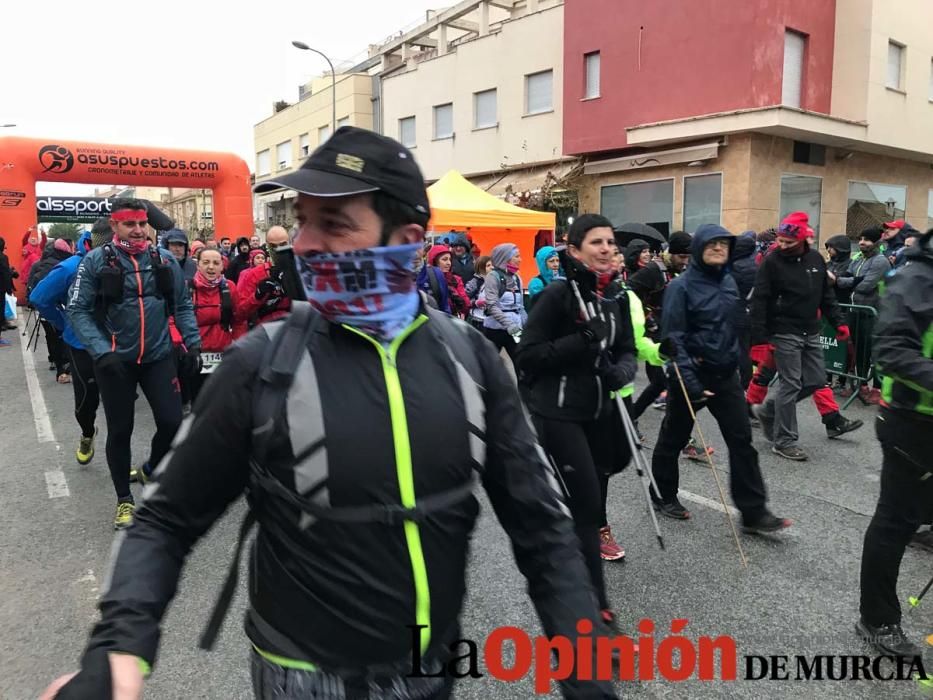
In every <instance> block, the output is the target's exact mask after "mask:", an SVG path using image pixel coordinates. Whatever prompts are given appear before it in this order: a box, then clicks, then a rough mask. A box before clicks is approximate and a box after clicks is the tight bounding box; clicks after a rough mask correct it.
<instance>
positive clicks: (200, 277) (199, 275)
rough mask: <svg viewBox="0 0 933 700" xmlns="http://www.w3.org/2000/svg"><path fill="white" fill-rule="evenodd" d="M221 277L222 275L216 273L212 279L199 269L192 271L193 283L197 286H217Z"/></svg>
mask: <svg viewBox="0 0 933 700" xmlns="http://www.w3.org/2000/svg"><path fill="white" fill-rule="evenodd" d="M221 278H222V276H221V275H218V276H217V277H215V278H214V279H213V280H209V279H207V277H205V276H204V273H203V272H201V271H200V270H198V271H197V272H195V273H194V283H195V284H196V285H198V286H199V287H219V286H220V280H221Z"/></svg>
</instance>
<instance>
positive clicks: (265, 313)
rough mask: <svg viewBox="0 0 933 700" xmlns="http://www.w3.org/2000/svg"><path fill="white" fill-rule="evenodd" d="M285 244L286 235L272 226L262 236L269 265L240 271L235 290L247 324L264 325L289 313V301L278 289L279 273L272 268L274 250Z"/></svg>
mask: <svg viewBox="0 0 933 700" xmlns="http://www.w3.org/2000/svg"><path fill="white" fill-rule="evenodd" d="M286 243H288V231H286V230H285V229H284V228H282V227H281V226H273V227H272V228H270V229H269V232H268V233H267V234H266V245H267V246H268V248H269V255H270V257H271V258H272V261H271V262H265V263H262V264H261V265H258V266H256V267H251V268H249V269H246V270H243V271H242V272H241V273H240V279H239V280H238V282H237V287H238V289H239V292H240V303H241V305H242V306H241V313H242V315H243V318H244V319H247V320H249V321H250V322H253V321H255V322H256V323H266V322H268V321H275V320H277V319H280V318H282V317H283V316H284V315H285V314H287V313H288V312H289V311H291V308H292V300H291V299H289V298H288V295H287V294H286V293H285V287H284V286H283V285H282V280H281V274H280V273H281V270H279V269H277V268H276V266H275V249H276V248H277V247H278V246H280V245H284V244H286Z"/></svg>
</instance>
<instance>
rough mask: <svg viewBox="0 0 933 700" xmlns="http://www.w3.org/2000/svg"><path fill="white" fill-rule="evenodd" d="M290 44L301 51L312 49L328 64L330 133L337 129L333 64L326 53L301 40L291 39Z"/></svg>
mask: <svg viewBox="0 0 933 700" xmlns="http://www.w3.org/2000/svg"><path fill="white" fill-rule="evenodd" d="M292 46H294V47H295V48H296V49H301V50H302V51H313V52H314V53H316V54H317V55H318V56H323V57H324V60H325V61H327V65H329V66H330V100H331V103H330V112H331V125H330V130H331V131H330V133H334V132H335V131H336V130H337V74H336V73H335V72H334V64H333V63H331V62H330V59H329V58H328V57H327V56H326V54H324V53H322V52H320V51H318V50H317V49H312V48H311V47H310V46H308V45H307V44H306V43H304V42H303V41H293V42H292Z"/></svg>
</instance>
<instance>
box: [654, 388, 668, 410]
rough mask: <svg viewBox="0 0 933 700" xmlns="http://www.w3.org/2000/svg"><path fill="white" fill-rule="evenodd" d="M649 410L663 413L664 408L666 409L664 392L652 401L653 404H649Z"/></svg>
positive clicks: (665, 393)
mask: <svg viewBox="0 0 933 700" xmlns="http://www.w3.org/2000/svg"><path fill="white" fill-rule="evenodd" d="M651 408H653V409H655V410H658V411H663V410H664V409H665V408H667V392H666V391H665V392H664V393H663V394H661V395H660V396H659V397H658V398H656V399H655V400H654V403H653V404H651Z"/></svg>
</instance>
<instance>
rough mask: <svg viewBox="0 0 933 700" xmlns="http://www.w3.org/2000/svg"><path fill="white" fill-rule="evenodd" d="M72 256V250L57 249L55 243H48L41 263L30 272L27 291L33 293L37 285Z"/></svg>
mask: <svg viewBox="0 0 933 700" xmlns="http://www.w3.org/2000/svg"><path fill="white" fill-rule="evenodd" d="M71 256H72V252H71V251H70V250H60V249H58V248H56V247H55V243H54V242H51V243H47V244H46V246H45V250H44V251H43V252H42V257H41V258H39V261H38V262H36V263H35V264H34V265H33V266H32V269H30V270H29V280H28V281H27V283H26V291H27V292H32V290H33V289H35V288H36V285H37V284H39V282H40V281H42V280H43V279H44V278H45V276H46V275H47V274H49V272H51V271H52V268H53V267H55V266H56V265H58V263H60V262H62V261H63V260H67V259H68V258H70V257H71Z"/></svg>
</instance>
